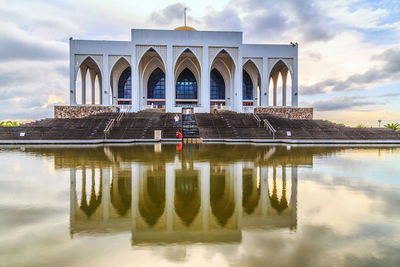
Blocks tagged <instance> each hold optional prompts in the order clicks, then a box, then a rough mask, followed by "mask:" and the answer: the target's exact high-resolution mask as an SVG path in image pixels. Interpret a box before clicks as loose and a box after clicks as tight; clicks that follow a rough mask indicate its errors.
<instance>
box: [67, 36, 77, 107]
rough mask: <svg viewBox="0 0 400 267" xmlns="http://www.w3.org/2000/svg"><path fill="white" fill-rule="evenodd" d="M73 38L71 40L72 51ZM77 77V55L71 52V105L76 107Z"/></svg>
mask: <svg viewBox="0 0 400 267" xmlns="http://www.w3.org/2000/svg"><path fill="white" fill-rule="evenodd" d="M71 42H72V38H71V39H70V40H69V47H70V49H71ZM75 81H76V77H75V55H74V54H73V53H72V52H71V51H70V52H69V104H70V105H71V106H76V83H75Z"/></svg>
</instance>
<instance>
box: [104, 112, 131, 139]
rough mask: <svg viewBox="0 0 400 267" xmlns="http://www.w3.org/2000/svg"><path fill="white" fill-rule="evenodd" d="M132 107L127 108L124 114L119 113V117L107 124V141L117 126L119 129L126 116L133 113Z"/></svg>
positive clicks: (105, 131)
mask: <svg viewBox="0 0 400 267" xmlns="http://www.w3.org/2000/svg"><path fill="white" fill-rule="evenodd" d="M131 108H132V107H128V108H126V109H125V110H124V111H123V112H119V113H118V115H117V117H116V118H115V119H112V120H110V121H109V122H108V123H107V126H106V128H105V129H104V138H105V139H107V136H109V135H110V132H111V130H112V128H113V127H114V126H115V125H116V126H117V127H119V125H120V123H121V121H122V119H123V118H124V117H125V116H126V114H128V112H130V111H131Z"/></svg>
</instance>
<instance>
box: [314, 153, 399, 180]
mask: <svg viewBox="0 0 400 267" xmlns="http://www.w3.org/2000/svg"><path fill="white" fill-rule="evenodd" d="M399 151H400V148H394V149H393V150H392V149H379V148H376V149H370V150H366V149H364V148H361V149H357V148H355V149H354V148H353V149H349V150H346V151H343V152H339V153H338V154H336V155H334V156H328V157H325V156H317V157H315V158H314V166H313V173H319V172H321V173H323V174H325V175H327V176H328V177H329V176H330V175H331V176H333V175H334V176H335V178H343V179H348V178H351V179H361V180H368V181H365V182H369V183H371V182H372V183H378V184H379V185H380V186H384V185H387V186H390V187H391V186H400V153H399Z"/></svg>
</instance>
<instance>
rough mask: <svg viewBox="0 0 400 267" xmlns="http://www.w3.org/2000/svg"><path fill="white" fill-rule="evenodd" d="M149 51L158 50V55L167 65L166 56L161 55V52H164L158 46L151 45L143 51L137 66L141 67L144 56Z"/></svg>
mask: <svg viewBox="0 0 400 267" xmlns="http://www.w3.org/2000/svg"><path fill="white" fill-rule="evenodd" d="M148 52H156V53H157V55H158V56H159V57H160V59H161V61H162V63H163V64H164V66H166V65H167V63H166V62H165V60H164V58H163V57H162V56H161V54H162V53H161V51H160V50H159V49H158V48H157V47H155V46H150V47H148V48H147V49H146V50H145V51H143V53H142V54H141V55H140V56H139V59H138V60H137V66H136V67H139V65H140V63H141V61H142V60H143V57H144V56H145V55H146V54H147V53H148Z"/></svg>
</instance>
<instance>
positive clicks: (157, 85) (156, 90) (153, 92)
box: [147, 68, 165, 99]
mask: <svg viewBox="0 0 400 267" xmlns="http://www.w3.org/2000/svg"><path fill="white" fill-rule="evenodd" d="M147 98H148V99H165V74H164V72H163V71H162V70H161V69H160V68H156V69H155V70H154V71H153V72H152V73H151V75H150V77H149V81H148V82H147Z"/></svg>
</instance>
